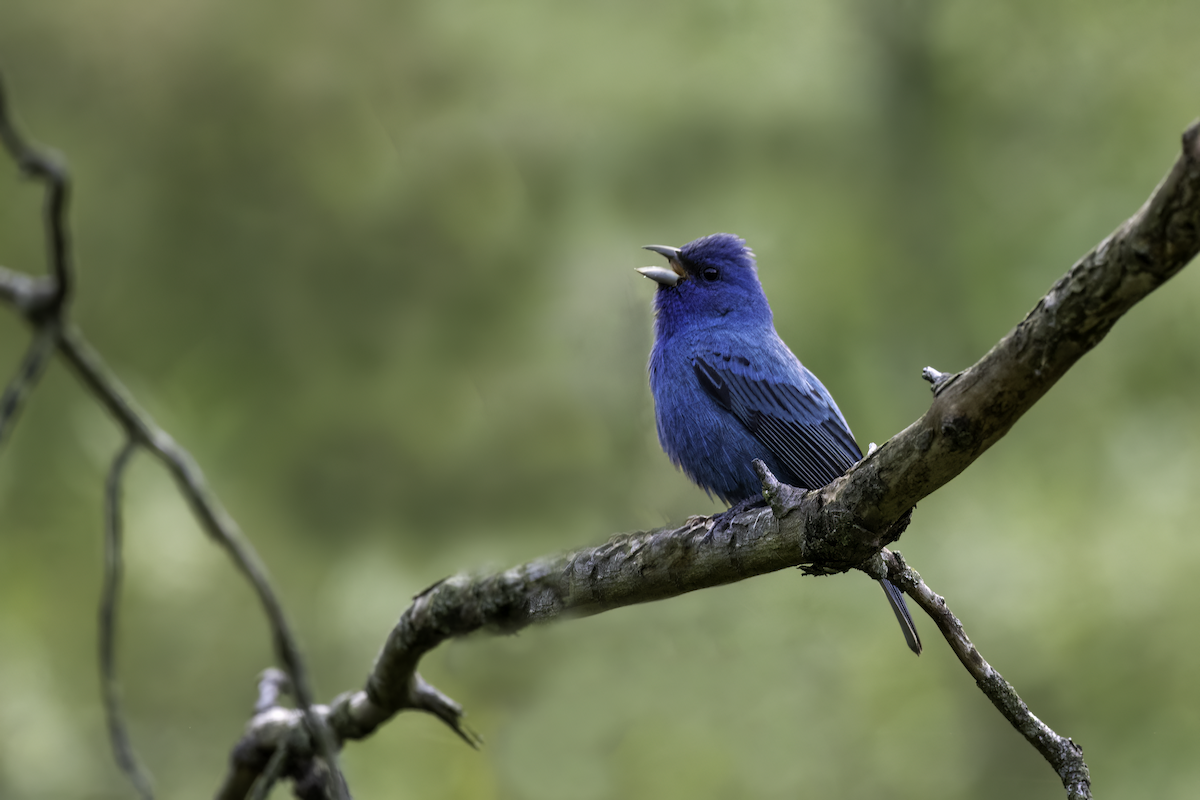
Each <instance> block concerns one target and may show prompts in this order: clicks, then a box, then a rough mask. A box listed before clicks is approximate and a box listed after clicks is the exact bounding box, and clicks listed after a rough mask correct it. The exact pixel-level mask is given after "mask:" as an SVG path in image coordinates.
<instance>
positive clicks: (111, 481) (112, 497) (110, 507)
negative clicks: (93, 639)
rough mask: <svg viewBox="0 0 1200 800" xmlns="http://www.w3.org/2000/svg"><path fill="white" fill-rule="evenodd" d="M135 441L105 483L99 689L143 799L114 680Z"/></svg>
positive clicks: (119, 751) (146, 785)
mask: <svg viewBox="0 0 1200 800" xmlns="http://www.w3.org/2000/svg"><path fill="white" fill-rule="evenodd" d="M136 451H137V444H136V443H135V442H134V441H133V440H132V439H127V440H126V441H125V444H124V445H122V447H121V450H120V452H118V453H117V456H116V458H114V459H113V463H112V467H111V468H110V469H109V472H108V480H106V481H105V483H104V585H103V587H102V588H101V592H100V636H99V638H100V689H101V694H103V695H104V714H105V716H106V717H107V718H108V738H109V740H110V741H111V742H112V748H113V756H114V757H115V758H116V760H117V766H118V767H120V768H121V771H122V772H124V773H125V776H126V777H128V778H129V782H130V783H132V784H133V788H134V790H135V791H137V793H138V796H140V797H142V798H143V800H150V798H153V797H154V790H153V789H152V788H151V785H150V776H149V775H148V774H147V773H146V771H145V769H144V768H143V767H142V765H141V764H140V763H139V761H138V758H137V755H136V753H134V750H133V744H132V743H131V742H130V740H129V731H128V729H127V728H126V726H125V712H124V711H123V710H122V708H121V687H120V683H119V682H118V681H117V669H116V655H115V652H116V639H117V607H118V601H119V599H120V592H121V574H122V571H123V564H122V556H121V539H122V534H121V479H122V478H123V477H124V475H125V467H126V466H127V465H128V464H129V459H130V458H132V457H133V454H134V453H135V452H136Z"/></svg>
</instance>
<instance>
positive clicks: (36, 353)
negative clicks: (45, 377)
mask: <svg viewBox="0 0 1200 800" xmlns="http://www.w3.org/2000/svg"><path fill="white" fill-rule="evenodd" d="M57 339H58V325H57V323H55V322H48V323H46V324H45V325H43V326H41V327H40V328H38V329H37V330H36V331H35V332H34V334H33V340H32V341H31V342H30V343H29V349H27V350H26V351H25V357H24V358H22V359H21V364H20V366H18V367H17V374H16V375H14V376H13V379H12V380H11V381H10V382H9V384H8V386H7V387H6V388H5V390H4V394H3V396H0V448H3V447H4V441H5V439H7V438H8V433H9V431H11V430H12V428H13V426H14V425H15V424H16V421H17V416H18V415H19V414H20V412H21V404H22V403H23V402H24V401H25V398H26V397H28V396H29V393H30V392H32V391H33V387H34V386H37V383H38V381H39V380H40V379H41V377H42V373H43V372H45V371H46V365H47V364H49V363H50V356H52V355H54V345H55V344H56V343H57Z"/></svg>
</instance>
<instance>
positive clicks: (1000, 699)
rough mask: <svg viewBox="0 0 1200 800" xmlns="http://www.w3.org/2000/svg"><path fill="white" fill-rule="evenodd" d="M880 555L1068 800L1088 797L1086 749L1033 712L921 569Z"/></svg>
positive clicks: (896, 556) (892, 556) (894, 555)
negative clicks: (1056, 778)
mask: <svg viewBox="0 0 1200 800" xmlns="http://www.w3.org/2000/svg"><path fill="white" fill-rule="evenodd" d="M882 555H883V560H884V561H885V562H886V564H887V576H888V580H890V581H891V582H892V583H894V584H896V585H897V586H899V587H900V588H902V589H904V591H905V592H906V593H907V594H908V596H909V597H911V598H912V599H913V600H915V601H916V603H917V605H919V606H920V607H921V608H922V609H923V610H924V611H925V613H926V614H928V615H929V616H930V618H932V619H933V621H934V623H935V624H936V625H937V626H938V630H940V631H941V632H942V635H943V636H944V637H946V641H947V642H948V643H949V644H950V649H951V650H953V651H954V654H955V655H956V656H958V660H959V661H961V662H962V665H963V666H964V667H966V668H967V672H969V673H971V677H973V678H974V679H975V684H976V685H977V686H978V687H979V689H980V691H982V692H983V693H984V694H985V695H986V696H987V698H988V699H989V700H991V701H992V705H994V706H995V707H996V708H997V709H999V711H1000V713H1001V714H1003V715H1004V718H1005V719H1007V720H1008V721H1009V722H1010V723H1011V724H1012V726H1013V727H1014V728H1016V729H1017V730H1018V731H1019V732H1020V733H1021V735H1022V736H1024V737H1025V739H1026V740H1027V741H1028V742H1029V743H1030V744H1031V745H1033V746H1034V748H1036V749H1037V751H1038V752H1039V753H1041V754H1042V757H1043V758H1045V759H1046V760H1047V761H1048V762H1050V766H1052V767H1053V768H1054V771H1055V772H1057V773H1058V775H1059V777H1060V778H1062V782H1063V788H1065V789H1066V790H1067V798H1068V800H1090V798H1091V796H1092V779H1091V775H1090V773H1089V772H1088V766H1087V764H1086V763H1085V762H1084V760H1083V748H1082V747H1080V746H1079V745H1077V744H1075V742H1073V741H1071V740H1070V739H1069V738H1067V737H1065V736H1059V735H1058V734H1057V733H1055V732H1054V731H1053V730H1051V728H1050V726H1048V725H1047V724H1046V723H1044V722H1042V721H1041V720H1040V719H1038V718H1037V717H1036V716H1035V715H1034V714H1033V712H1031V711H1030V710H1029V707H1028V706H1027V705H1025V701H1024V700H1022V699H1021V698H1020V696H1019V695H1018V694H1017V691H1016V689H1014V688H1013V687H1012V684H1010V683H1009V682H1008V681H1006V680H1004V676H1002V675H1001V674H1000V673H999V672H997V671H996V670H995V669H994V668H993V667H992V665H991V664H989V663H988V662H987V661H985V660H984V658H983V656H982V655H980V654H979V650H977V649H976V648H975V645H974V644H972V643H971V640H970V639H969V638H968V637H967V633H966V631H964V630H963V626H962V623H961V622H959V620H958V617H956V616H954V614H953V613H952V612H951V611H950V608H949V606H947V605H946V601H945V599H943V598H942V597H941V596H940V595H938V594H937V593H935V592H934V591H933V590H932V589H930V588H929V587H928V586H926V585H925V582H924V581H923V580H921V576H920V575H919V574H917V571H916V570H915V569H912V568H911V567H909V566H908V565H907V564H905V563H904V559H903V558H902V557H901V556H900V554H899V553H895V552H891V551H888V550H884V551H883V554H882Z"/></svg>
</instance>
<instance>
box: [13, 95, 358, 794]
mask: <svg viewBox="0 0 1200 800" xmlns="http://www.w3.org/2000/svg"><path fill="white" fill-rule="evenodd" d="M0 144H3V146H4V147H5V149H6V150H8V152H9V154H10V155H11V156H12V158H13V160H14V161H16V162H17V165H18V166H19V167H20V168H21V170H22V171H23V172H25V173H26V174H27V175H30V176H32V177H34V178H36V179H38V180H41V181H43V182H44V183H45V184H46V200H45V228H46V238H47V252H48V257H49V262H50V275H49V276H47V277H40V278H35V277H32V276H29V275H23V274H21V273H17V272H13V271H11V270H8V269H4V268H2V267H0V300H3V301H5V302H7V303H9V304H10V305H12V306H13V308H15V309H16V310H17V312H18V313H20V315H21V316H22V317H23V318H24V319H25V321H26V322H27V323H29V325H30V326H31V327H33V329H34V340H33V343H32V344H31V346H30V349H29V351H28V353H27V355H26V357H25V359H24V360H23V362H22V365H21V368H20V369H19V371H18V374H17V375H16V377H15V378H14V379H13V381H12V382H11V383H10V384H9V387H8V389H7V390H6V391H5V394H4V395H3V397H2V398H0V436H2V435H3V434H4V433H5V429H6V428H7V429H9V430H11V423H12V421H13V420H14V419H15V416H16V412H17V410H18V409H19V406H20V401H21V399H22V398H23V397H24V396H25V395H26V394H28V392H29V390H30V389H31V388H32V386H33V384H34V383H35V382H36V380H37V378H38V377H39V376H40V375H41V373H42V371H43V370H44V367H45V365H46V361H47V357H48V353H49V352H51V351H52V350H53V348H55V347H56V348H57V349H58V351H59V353H61V355H62V356H63V357H64V358H65V359H66V361H67V362H68V363H69V364H70V365H71V366H72V367H73V368H74V370H75V372H76V374H77V375H78V377H79V378H80V380H82V381H83V383H84V385H85V386H86V387H87V389H88V390H89V391H90V392H91V393H92V394H93V395H94V396H95V398H96V399H97V400H98V401H99V402H100V403H101V405H103V406H104V407H105V408H106V409H107V410H108V411H109V413H110V414H112V416H113V418H114V419H115V420H116V421H117V423H118V424H119V425H120V426H121V427H122V428H123V429H124V431H125V434H126V436H127V437H128V440H129V445H128V447H134V446H140V447H144V448H146V449H147V450H148V451H150V452H151V453H152V454H153V455H154V456H155V457H156V458H157V459H158V460H159V461H160V462H161V463H162V464H163V466H164V467H166V469H167V470H168V471H169V472H170V473H171V475H172V477H174V479H175V483H176V485H177V486H178V488H179V491H180V493H181V494H182V495H183V496H184V498H185V499H186V500H187V502H188V504H189V506H191V509H192V512H193V513H194V514H195V515H196V518H197V519H198V520H199V522H200V526H201V527H202V528H203V529H204V531H205V533H207V534H208V535H209V536H210V537H211V538H212V539H213V540H214V541H216V542H217V543H218V544H219V545H221V547H222V548H224V550H225V551H226V553H228V555H229V556H230V558H231V559H232V560H233V562H234V564H235V565H236V566H237V568H238V569H239V571H241V572H242V574H243V575H244V576H245V577H246V579H247V580H248V581H249V582H250V583H251V585H252V586H253V587H254V591H255V593H256V594H257V595H258V599H259V602H260V603H261V605H262V607H263V609H264V611H265V612H266V615H267V620H268V624H269V626H270V629H271V633H272V640H273V644H274V649H275V653H276V657H277V658H278V659H279V660H280V662H281V663H282V664H283V667H284V669H286V670H287V672H288V674H289V675H290V677H291V682H292V686H293V688H294V691H295V695H296V699H297V703H298V704H299V705H300V707H301V712H302V717H303V719H304V722H305V724H306V725H307V726H308V728H309V730H310V731H311V733H312V736H314V737H315V739H316V752H317V754H318V755H319V756H320V757H321V758H322V760H323V761H324V762H325V763H326V764H327V765H328V771H329V774H330V775H331V776H332V780H331V781H330V783H331V784H332V790H331V791H332V796H334V797H337V798H343V797H346V796H347V794H346V791H345V785H344V782H343V781H342V779H341V774H340V772H339V770H338V767H337V750H338V743H337V742H335V741H334V740H333V738H332V736H331V735H330V732H329V731H328V729H327V728H325V727H324V726H323V725H322V722H321V720H322V717H321V716H320V715H319V714H317V713H316V712H315V711H314V710H313V699H312V690H311V689H310V684H309V680H308V675H307V670H306V668H305V666H304V659H303V657H302V656H301V654H300V648H299V645H298V644H297V642H296V639H295V636H294V635H293V634H292V632H291V628H290V625H289V624H288V622H287V618H286V616H285V615H284V613H283V607H282V606H281V605H280V603H279V601H278V599H277V598H276V597H275V592H274V590H273V589H272V588H271V585H270V582H269V580H268V579H267V573H266V569H265V568H264V567H263V566H262V564H261V562H260V561H259V559H258V555H257V553H255V551H254V548H253V547H252V546H251V545H250V543H249V542H248V541H246V539H245V537H244V536H243V535H242V533H241V531H240V530H239V529H238V527H237V525H236V523H235V522H234V521H233V519H232V517H230V516H229V514H228V513H226V511H225V509H224V508H223V507H222V506H221V504H220V502H219V501H218V500H217V499H216V496H215V495H213V493H212V492H211V491H210V490H209V488H208V485H207V482H206V481H205V478H204V474H203V473H202V472H201V471H200V468H199V467H198V466H197V465H196V463H195V461H193V460H192V457H191V455H190V454H189V453H188V452H187V451H186V450H184V449H183V448H182V447H180V446H179V445H178V444H176V443H175V441H174V440H173V439H172V438H171V437H170V436H169V435H167V433H166V432H165V431H164V430H162V429H161V428H159V427H158V426H157V425H156V424H155V423H154V420H153V419H151V418H150V416H149V415H148V414H147V413H146V412H145V411H143V410H141V409H140V408H138V407H137V405H136V404H135V403H134V402H133V400H132V399H131V398H130V396H129V393H128V392H127V391H126V390H125V388H124V387H123V386H122V385H121V384H120V382H118V381H117V380H116V379H115V378H114V377H112V375H111V373H110V372H109V371H108V370H107V368H106V367H105V366H104V363H103V361H102V360H101V359H100V356H99V355H98V354H97V353H96V352H95V351H94V350H92V348H91V347H90V346H89V345H88V343H87V341H86V340H85V339H84V338H83V336H82V334H80V333H79V332H78V331H77V330H75V328H74V327H73V326H71V325H70V324H69V323H68V322H67V321H66V316H67V315H66V309H67V299H68V298H69V296H70V291H71V287H72V285H73V273H72V265H71V250H70V237H69V235H68V225H67V219H66V213H67V204H68V199H69V197H70V180H69V177H68V175H67V171H66V169H65V167H63V166H62V165H61V164H60V163H59V162H58V161H57V160H56V159H53V158H51V157H49V156H47V155H46V154H45V153H43V152H42V151H40V150H38V149H37V148H34V147H33V146H31V145H30V144H29V143H28V142H27V141H26V140H25V138H24V137H22V136H21V135H20V134H19V133H18V132H17V129H16V126H15V125H14V124H13V121H12V116H11V113H10V109H9V107H8V98H7V93H6V92H5V89H4V84H3V81H2V80H0ZM0 441H2V439H0ZM124 452H125V451H123V453H124ZM123 466H124V462H123V459H119V460H118V462H117V463H115V464H114V468H113V470H112V472H111V473H110V481H109V484H108V491H107V493H106V497H107V499H108V500H110V501H112V502H114V503H115V502H116V500H115V497H116V488H115V487H116V485H117V481H119V478H120V474H121V471H122V469H123ZM116 513H117V512H116V510H115V506H114V507H113V508H110V511H109V515H110V516H109V522H110V523H111V522H112V520H113V519H115V517H113V515H114V514H116ZM101 613H102V617H103V616H104V614H105V612H103V611H102V612H101ZM102 659H103V656H102ZM105 663H106V664H107V666H108V667H111V660H109V661H107V662H105ZM103 683H104V686H105V691H106V703H107V704H108V707H109V708H110V710H111V709H112V708H115V706H114V705H112V703H111V702H109V701H111V700H113V699H114V698H115V694H113V692H115V679H114V678H112V676H111V675H106V676H105V677H104V678H103ZM110 731H111V732H112V733H113V734H114V736H115V737H117V738H114V740H113V747H114V749H115V751H116V752H117V753H118V760H120V759H121V755H120V754H121V753H122V751H123V750H127V749H128V742H127V741H124V740H121V739H120V738H119V737H120V735H121V733H122V732H123V728H122V726H121V725H120V724H119V722H114V721H113V720H112V719H110ZM129 755H130V757H131V758H132V753H130V754H129ZM131 763H132V762H131ZM123 766H124V765H123ZM129 774H130V776H131V777H133V776H134V773H133V772H130V773H129ZM135 785H136V786H137V789H138V791H139V792H144V791H148V789H147V787H148V784H147V783H146V782H145V781H141V782H139V781H138V780H137V779H136V778H135Z"/></svg>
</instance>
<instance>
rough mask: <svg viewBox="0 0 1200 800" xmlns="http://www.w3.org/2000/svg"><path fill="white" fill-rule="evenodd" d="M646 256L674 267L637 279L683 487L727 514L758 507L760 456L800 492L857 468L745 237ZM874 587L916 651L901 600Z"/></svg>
mask: <svg viewBox="0 0 1200 800" xmlns="http://www.w3.org/2000/svg"><path fill="white" fill-rule="evenodd" d="M646 249H648V250H653V251H655V252H657V253H660V254H662V255H663V256H665V257H666V258H667V262H668V264H669V266H670V268H669V269H668V268H663V267H645V268H643V269H641V270H639V272H641V273H642V274H643V275H645V276H646V277H648V278H651V279H652V280H654V281H656V282H657V283H658V284H659V286H658V291H657V292H656V293H655V297H654V310H655V321H654V334H655V335H654V348H653V350H651V352H650V390H651V392H652V393H653V395H654V412H655V418H656V420H657V424H658V439H659V441H660V442H661V443H662V446H663V450H665V451H666V453H667V455H668V456H670V458H671V460H672V461H673V462H674V463H675V464H676V465H677V466H679V467H680V468H681V469H682V470H683V471H684V472H685V473H686V474H687V476H688V477H689V478H691V479H692V480H693V481H694V482H695V483H696V484H698V485H699V486H700V487H701V488H703V489H705V490H706V491H708V492H711V493H713V494H715V495H717V496H718V497H720V498H721V499H722V500H724V501H725V502H727V503H731V504H733V503H738V502H741V501H745V500H750V499H752V498H756V497H761V492H762V487H761V482H760V481H759V479H758V476H757V475H756V474H755V472H754V468H753V467H752V466H751V462H752V461H753V460H754V459H756V458H758V459H762V460H763V462H764V463H766V465H767V467H768V468H770V470H771V472H773V473H774V474H775V476H776V477H778V478H779V479H780V480H781V481H784V482H785V483H789V484H791V485H793V486H798V487H800V488H803V489H817V488H820V487H822V486H825V485H826V484H828V483H830V482H831V481H833V480H834V479H835V478H837V477H838V476H840V475H842V474H843V473H844V472H845V471H846V470H847V469H849V468H850V467H851V466H852V465H853V464H854V463H855V462H856V461H858V460H859V459H861V458H862V451H861V450H859V448H858V445H857V444H856V443H855V441H854V436H853V434H851V433H850V426H849V425H847V424H846V419H845V417H843V416H842V412H841V411H839V410H838V407H837V404H836V403H835V402H834V401H833V397H831V396H830V394H829V392H828V390H826V388H825V387H824V386H823V385H822V384H821V382H820V381H819V380H817V378H816V376H815V375H813V374H812V373H811V372H809V371H808V370H807V369H806V368H805V367H804V365H802V364H801V363H800V361H799V360H798V359H797V358H796V356H795V355H793V354H792V351H791V350H789V349H788V347H787V345H786V344H784V343H783V340H782V339H780V338H779V335H778V334H777V333H776V332H775V324H774V319H773V316H772V314H771V307H770V305H769V304H768V303H767V296H766V295H765V294H764V293H763V290H762V285H761V284H760V283H759V281H758V273H757V271H756V267H755V261H754V254H753V253H752V252H751V250H750V248H748V247H747V246H746V243H745V242H744V241H743V240H742V239H740V238H738V237H737V236H734V235H733V234H729V233H716V234H713V235H711V236H705V237H703V238H701V239H696V240H695V241H693V242H690V243H688V244H686V245H684V246H683V247H682V248H675V247H666V246H662V245H650V246H648V247H647V248H646ZM880 583H881V584H883V588H884V591H885V592H886V593H887V595H888V600H889V602H890V603H891V604H892V608H893V610H894V611H895V612H896V617H897V619H898V620H899V621H900V625H901V628H903V629H904V633H905V638H906V639H907V641H908V643H909V646H910V647H911V648H912V649H913V650H914V651H915V652H917V653H920V652H921V643H920V639H919V638H918V637H917V635H916V629H915V627H913V624H912V618H911V616H909V614H908V609H907V607H906V606H905V605H904V599H903V595H902V594H901V593H900V591H899V590H898V589H897V588H896V587H895V586H893V585H892V584H890V583H888V582H887V581H881V582H880Z"/></svg>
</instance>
